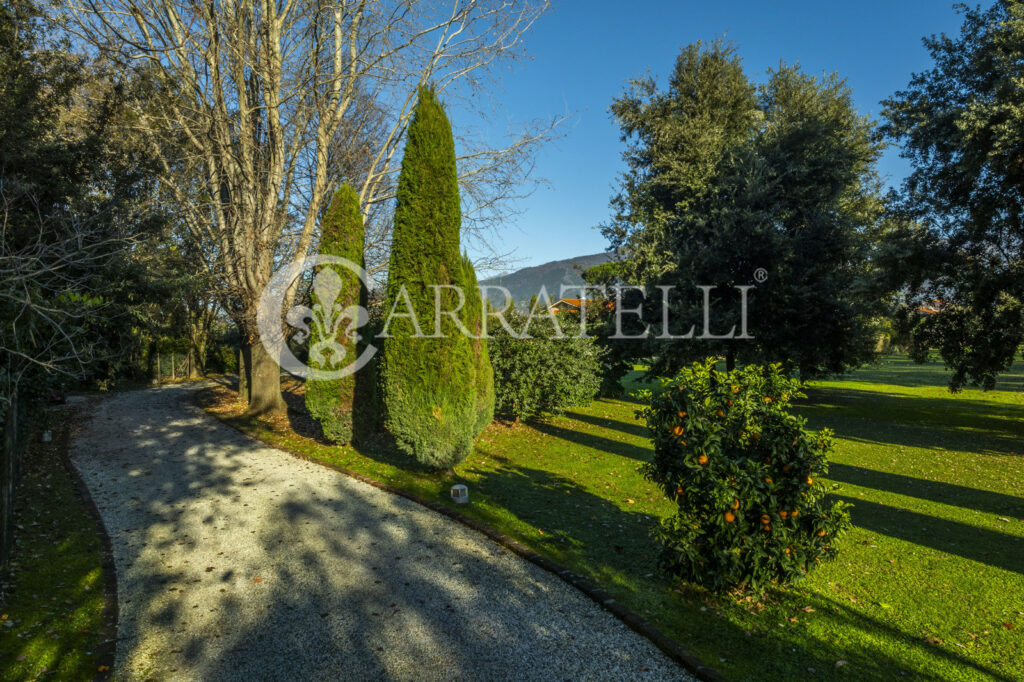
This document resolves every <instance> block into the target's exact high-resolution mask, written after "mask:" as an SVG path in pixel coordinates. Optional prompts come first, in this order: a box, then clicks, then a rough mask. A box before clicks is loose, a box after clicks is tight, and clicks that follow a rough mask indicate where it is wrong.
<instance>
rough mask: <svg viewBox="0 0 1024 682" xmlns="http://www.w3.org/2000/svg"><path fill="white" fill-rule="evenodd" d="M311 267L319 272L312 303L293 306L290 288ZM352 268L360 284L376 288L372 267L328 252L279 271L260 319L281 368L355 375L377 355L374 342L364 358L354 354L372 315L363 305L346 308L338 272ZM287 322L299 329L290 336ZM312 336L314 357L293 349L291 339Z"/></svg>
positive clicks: (263, 298)
mask: <svg viewBox="0 0 1024 682" xmlns="http://www.w3.org/2000/svg"><path fill="white" fill-rule="evenodd" d="M311 269H313V270H314V271H315V272H316V275H315V276H314V277H313V296H312V299H313V300H312V303H311V305H309V306H306V305H297V306H292V307H290V308H289V307H288V306H287V305H285V300H286V298H287V296H288V292H289V290H294V288H295V285H296V283H297V282H298V281H299V279H300V278H301V277H302V273H303V272H307V271H309V270H311ZM346 271H347V272H351V273H352V274H354V275H355V276H356V277H358V278H359V283H356V284H355V286H359V287H360V289H362V288H364V287H365V288H366V289H369V288H370V284H371V282H370V278H369V275H367V273H366V270H364V269H363V268H362V267H360V266H359V265H357V264H355V263H353V262H352V261H350V260H348V259H346V258H342V257H341V256H331V255H328V254H317V255H314V256H309V257H306V258H301V259H298V260H295V261H293V262H292V263H290V264H288V265H287V266H286V267H284V268H282V269H281V270H279V271H278V272H277V273H276V274H275V275H274V276H273V277H272V278H271V280H270V282H269V283H268V284H267V286H266V287H264V289H263V293H262V294H261V295H260V305H259V309H258V311H257V316H256V323H257V327H258V329H259V337H260V342H261V343H262V344H263V347H264V348H265V349H266V350H267V353H268V354H269V355H270V357H272V358H274V359H275V360H277V362H278V364H280V365H281V369H283V370H285V371H287V372H289V373H291V374H293V375H295V376H300V377H304V378H306V379H309V378H315V379H320V380H326V381H330V380H333V379H340V378H342V377H346V376H349V375H351V374H354V373H355V372H357V371H359V370H360V369H361V368H363V367H365V366H366V365H367V363H369V362H370V360H371V359H372V358H373V356H374V355H375V354H376V353H377V348H376V347H375V346H374V345H373V344H372V343H364V344H361V346H360V347H359V350H358V357H351V356H353V355H355V353H353V352H352V350H353V348H352V347H353V344H352V341H353V340H355V341H359V340H360V338H361V337H360V336H359V327H361V326H363V325H365V324H366V323H367V322H369V318H370V316H369V314H368V313H367V311H366V308H364V307H363V306H360V305H348V306H345V305H343V302H342V301H340V300H339V297H340V296H341V294H342V288H343V283H342V277H341V276H339V275H338V273H339V272H341V273H343V274H344V273H345V272H346ZM282 313H284V315H283V317H284V320H283V322H284V324H282ZM285 325H287V326H288V327H291V328H292V329H293V330H294V333H293V334H291V335H289V334H288V333H287V332H285ZM311 330H312V331H315V332H316V334H315V335H314V334H312V333H311ZM289 337H290V338H291V341H289ZM311 338H312V339H313V341H312V342H311V343H310V348H309V358H308V360H307V362H302V361H301V360H299V359H298V358H297V357H295V354H294V353H292V351H291V348H290V345H291V342H296V343H298V344H299V345H301V344H304V343H306V342H307V341H309V340H310V339H311Z"/></svg>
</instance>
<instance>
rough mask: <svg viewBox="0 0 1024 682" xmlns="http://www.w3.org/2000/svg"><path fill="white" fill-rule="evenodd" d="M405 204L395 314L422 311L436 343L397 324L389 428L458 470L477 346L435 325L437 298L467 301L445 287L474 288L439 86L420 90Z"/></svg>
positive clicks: (469, 430)
mask: <svg viewBox="0 0 1024 682" xmlns="http://www.w3.org/2000/svg"><path fill="white" fill-rule="evenodd" d="M397 199H398V201H397V205H396V207H395V224H394V233H393V236H392V246H391V261H390V266H389V271H388V287H387V292H388V306H387V311H388V312H389V313H390V312H394V313H397V314H399V315H403V314H408V313H409V312H412V313H415V316H416V321H417V322H418V324H419V327H420V329H421V331H422V334H423V335H426V336H436V338H425V337H424V336H419V337H418V336H417V335H416V332H417V329H416V327H415V326H414V323H413V320H412V319H411V318H409V317H398V316H392V317H390V319H389V320H388V325H387V326H386V328H385V330H384V331H385V332H386V334H387V337H386V338H385V340H384V352H383V355H382V357H381V366H380V372H381V379H380V387H381V390H382V391H383V405H384V411H385V415H384V425H385V427H386V428H387V430H388V431H389V432H390V433H391V434H392V436H394V438H395V441H396V443H397V444H398V447H399V448H400V449H401V450H403V451H404V452H406V453H407V454H410V455H412V456H414V457H416V459H417V460H419V461H420V462H421V463H423V464H425V465H427V466H430V467H434V468H438V469H442V468H449V467H453V466H455V465H456V464H458V463H459V462H460V461H462V460H463V459H464V458H465V457H466V455H468V454H469V452H470V450H471V449H472V446H473V437H474V436H475V435H476V424H477V412H476V402H477V401H476V392H475V390H474V380H473V379H474V374H475V371H474V370H475V365H474V356H473V346H472V340H471V339H470V338H468V337H467V336H466V335H465V334H463V333H462V330H461V329H459V325H458V324H456V320H455V319H453V318H452V316H441V318H440V324H439V326H440V329H435V326H434V325H435V314H434V311H435V296H438V297H439V299H440V305H441V310H447V311H452V310H455V308H456V306H457V305H458V302H459V295H458V292H456V291H453V290H452V289H448V288H438V286H439V285H440V286H445V285H452V286H456V287H461V288H462V289H463V291H466V289H467V287H466V281H465V270H464V268H463V266H462V256H461V254H460V251H459V230H460V228H461V221H462V211H461V205H460V201H459V183H458V176H457V174H456V169H455V142H454V139H453V138H452V131H451V125H450V124H449V122H448V117H447V116H446V115H445V112H444V109H443V108H442V107H441V104H440V102H439V101H438V100H437V95H436V94H435V93H434V91H433V89H431V88H426V87H424V88H421V89H420V92H419V101H418V103H417V105H416V111H415V113H414V115H413V119H412V122H411V123H410V124H409V131H408V137H407V140H406V144H405V154H404V156H403V158H402V171H401V173H400V174H399V176H398V194H397ZM410 308H411V311H410V310H409V309H410ZM461 314H462V315H464V313H461ZM460 321H461V320H460ZM437 331H439V332H440V334H436V332H437Z"/></svg>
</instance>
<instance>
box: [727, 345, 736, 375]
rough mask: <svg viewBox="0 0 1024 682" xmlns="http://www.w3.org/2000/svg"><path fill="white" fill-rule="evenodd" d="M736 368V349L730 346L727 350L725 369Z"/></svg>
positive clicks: (731, 369)
mask: <svg viewBox="0 0 1024 682" xmlns="http://www.w3.org/2000/svg"><path fill="white" fill-rule="evenodd" d="M734 369H736V349H735V348H732V347H731V346H730V347H729V349H728V350H726V351H725V371H726V372H731V371H733V370H734Z"/></svg>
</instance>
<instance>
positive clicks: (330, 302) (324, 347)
mask: <svg viewBox="0 0 1024 682" xmlns="http://www.w3.org/2000/svg"><path fill="white" fill-rule="evenodd" d="M364 238H365V234H364V228H363V216H362V213H361V212H360V210H359V197H358V195H357V194H356V191H355V190H354V189H352V187H351V186H349V185H347V184H345V185H342V186H341V187H340V188H339V189H338V190H337V191H336V192H335V193H334V197H333V198H332V200H331V205H330V206H329V207H328V209H327V214H326V215H325V216H324V218H323V221H322V223H321V227H320V253H321V254H323V255H329V256H340V257H342V258H346V259H348V260H350V261H352V262H353V263H355V264H356V265H359V266H360V267H362V266H363V240H364ZM366 299H367V292H366V287H365V286H364V284H363V282H362V280H361V279H360V278H359V277H358V276H357V275H356V274H355V273H354V272H352V271H351V270H349V269H348V268H345V267H343V266H341V265H331V264H328V265H323V266H321V267H319V268H318V269H317V273H316V277H315V278H314V284H313V310H314V323H313V324H312V325H311V329H310V337H309V350H310V354H309V366H310V367H311V368H312V369H313V370H314V372H313V373H312V374H311V376H310V377H309V379H308V380H307V381H306V409H308V410H309V413H310V415H312V416H313V417H314V418H315V419H316V420H317V421H319V422H320V426H321V427H322V428H323V431H324V436H326V437H327V439H328V440H330V441H332V442H334V443H339V444H342V443H348V442H350V441H351V440H352V415H353V411H354V408H356V403H357V402H363V401H361V400H360V399H359V397H357V391H356V376H355V375H352V374H350V375H348V376H345V377H341V378H337V379H334V378H332V379H325V378H322V377H318V376H317V373H316V370H324V371H333V370H339V369H341V368H343V367H345V366H347V365H350V364H351V363H353V362H355V360H356V358H357V357H359V353H360V352H361V350H362V348H361V347H357V346H361V344H357V342H356V339H355V338H353V337H349V336H348V334H347V333H346V332H347V328H348V324H349V320H347V319H343V320H341V324H339V325H337V328H336V329H335V330H334V331H333V332H332V331H331V327H332V326H333V325H332V322H334V321H335V320H337V319H338V315H339V314H340V313H341V311H343V310H345V309H346V308H348V307H349V306H354V305H361V306H363V307H364V308H365V306H366ZM317 320H320V321H321V322H322V323H325V324H320V323H318V322H317ZM364 383H365V382H364Z"/></svg>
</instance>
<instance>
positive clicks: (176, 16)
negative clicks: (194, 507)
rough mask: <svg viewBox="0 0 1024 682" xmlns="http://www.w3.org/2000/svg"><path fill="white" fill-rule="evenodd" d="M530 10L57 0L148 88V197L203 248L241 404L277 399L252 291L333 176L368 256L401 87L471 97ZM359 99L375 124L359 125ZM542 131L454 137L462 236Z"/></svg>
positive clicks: (403, 117)
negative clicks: (361, 158)
mask: <svg viewBox="0 0 1024 682" xmlns="http://www.w3.org/2000/svg"><path fill="white" fill-rule="evenodd" d="M546 7H547V2H546V0H538V2H536V3H533V2H530V0H523V1H522V2H520V1H518V0H447V1H441V0H439V1H438V2H429V1H427V2H421V1H419V0H392V1H371V0H362V1H346V0H209V1H207V2H196V1H195V0H66V2H65V12H66V19H68V21H67V26H68V28H69V30H70V31H71V32H72V33H73V34H75V35H77V36H78V37H79V38H81V39H84V40H85V41H86V42H87V43H88V44H90V45H92V46H93V47H94V48H95V49H96V50H98V52H99V53H100V54H101V55H102V56H103V57H104V58H106V59H108V60H111V61H112V62H114V63H116V64H118V65H120V66H121V67H122V68H125V69H133V70H135V71H136V72H137V73H139V74H142V75H144V76H145V77H149V78H153V79H154V80H155V81H156V82H157V84H158V85H159V87H160V90H161V95H162V96H161V98H159V100H158V101H157V102H156V106H154V105H152V103H151V105H150V106H147V107H145V108H141V109H140V110H139V116H138V119H137V124H138V125H139V126H140V128H141V129H142V130H143V131H144V132H145V133H146V134H147V135H149V136H150V139H151V140H152V143H153V144H154V145H156V146H157V147H158V148H159V152H160V155H161V157H162V159H163V162H164V166H163V171H164V172H163V177H162V178H161V180H162V182H163V185H164V191H165V192H167V193H168V195H169V196H171V197H172V198H173V200H174V202H175V204H176V206H178V210H179V211H181V213H182V218H183V219H185V220H186V221H187V223H188V225H189V228H190V230H191V233H192V236H193V238H194V239H195V240H196V242H197V243H199V244H201V245H202V247H203V249H204V251H203V253H204V255H205V257H206V258H205V260H206V262H207V263H209V264H211V266H212V267H213V268H214V269H215V271H216V274H217V276H218V277H219V279H220V282H221V284H222V286H223V288H224V295H225V301H226V303H225V308H226V310H228V312H229V314H231V315H232V317H233V318H234V320H235V322H236V323H237V324H238V325H239V327H240V329H241V332H242V337H243V343H244V344H245V350H246V352H245V357H246V358H247V364H248V365H249V381H248V386H249V390H248V392H249V395H248V398H249V410H250V413H253V414H257V413H262V412H268V411H279V410H282V409H283V407H284V405H283V402H282V400H281V395H280V369H279V367H278V365H277V363H276V361H275V359H274V358H271V357H269V355H268V354H267V353H266V352H265V350H264V348H263V347H262V345H261V344H260V343H259V340H258V338H257V327H256V311H257V307H258V302H259V297H260V295H261V292H262V291H263V289H264V287H265V286H266V285H267V283H268V281H269V280H270V278H271V275H272V273H273V271H274V270H275V268H276V267H277V266H278V265H279V264H280V263H282V262H290V261H291V260H293V259H294V258H296V257H300V256H304V255H306V254H307V253H309V251H310V249H311V247H312V246H314V242H315V236H316V235H315V227H316V225H317V223H318V220H319V217H320V215H321V213H322V211H323V209H324V207H325V205H326V202H327V198H328V197H329V195H330V192H331V191H332V190H333V189H334V187H335V186H337V184H338V183H339V182H340V181H342V180H348V181H350V182H354V183H355V184H356V185H357V187H358V189H359V192H360V200H361V202H362V205H363V210H364V213H365V214H366V215H367V218H368V219H370V220H369V222H370V223H371V225H372V226H375V228H376V229H371V235H372V236H373V237H374V238H375V239H377V240H378V243H377V244H374V245H370V247H369V248H368V254H369V255H370V256H371V258H378V259H379V260H378V261H377V263H378V264H379V263H383V262H384V258H383V257H382V255H381V254H382V252H383V253H386V249H387V243H386V242H387V236H388V230H387V227H386V224H387V222H389V221H387V220H386V216H387V212H388V210H389V209H388V206H389V204H390V202H391V200H392V199H393V186H394V182H393V179H394V176H395V173H396V172H397V163H398V161H399V157H400V147H401V140H402V138H403V135H404V131H405V129H406V126H407V125H408V123H409V120H410V118H411V115H412V110H413V105H414V104H415V101H414V99H415V96H416V91H417V88H418V86H420V85H423V84H426V83H432V84H433V85H434V86H435V87H436V89H437V90H438V91H440V92H443V93H446V97H447V98H449V99H451V100H454V99H456V98H460V99H463V100H464V101H470V100H472V98H473V96H474V95H475V94H477V93H479V92H480V91H481V90H482V89H483V85H484V81H485V79H487V78H488V77H489V74H490V73H491V71H492V69H491V67H493V66H494V65H495V64H496V63H498V62H500V61H503V60H505V59H508V58H513V57H515V56H517V55H518V54H519V53H520V51H521V38H522V36H523V34H524V32H525V31H526V30H528V29H529V28H530V26H531V25H532V24H533V23H534V21H536V19H537V18H538V17H539V16H540V14H541V13H542V12H543V11H544V10H545V9H546ZM373 111H378V112H383V113H384V118H376V119H373V120H372V121H367V120H366V114H367V112H373ZM382 121H383V122H384V125H381V123H382ZM367 124H369V126H370V128H369V129H368V128H367V127H366V125H367ZM550 130H551V126H550V125H541V126H539V127H534V128H532V129H528V130H526V131H524V132H522V133H520V134H518V135H515V136H512V138H510V140H509V141H508V142H507V143H505V144H502V145H488V144H475V145H471V146H468V147H466V148H465V149H464V155H463V156H462V158H461V159H460V175H461V176H462V181H463V186H464V197H465V200H466V203H467V205H466V207H465V213H466V215H467V220H466V225H467V229H468V230H470V231H480V230H486V229H487V228H488V227H489V226H492V225H493V220H494V219H495V217H496V216H500V206H501V202H502V200H503V199H504V198H507V197H509V196H510V195H512V194H514V193H515V192H516V187H517V180H518V179H520V178H521V177H522V176H523V174H524V172H525V171H527V170H528V165H529V150H530V149H531V147H532V146H534V145H535V144H536V143H537V142H539V141H541V140H542V139H544V138H545V136H546V135H547V134H548V133H549V132H550ZM353 131H355V133H356V135H355V138H352V139H358V140H359V141H360V142H361V143H364V142H367V141H369V144H368V145H365V146H364V148H362V149H360V152H361V153H365V156H366V157H367V158H368V163H366V164H365V165H364V166H363V167H362V168H361V169H359V173H360V175H359V176H358V177H346V173H349V172H351V171H352V168H351V166H346V164H345V163H338V159H337V158H336V155H335V154H334V153H333V152H335V151H337V150H338V149H339V148H341V147H344V146H345V145H346V144H348V142H346V134H347V133H351V132H353ZM349 141H351V139H350V140H349ZM496 147H500V148H496ZM381 214H383V216H384V220H380V221H379V222H376V223H375V222H374V220H372V219H373V218H378V219H379V218H380V216H381ZM293 289H294V287H293ZM294 295H295V291H294V290H292V291H289V292H287V296H286V301H290V300H291V299H292V298H294Z"/></svg>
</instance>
